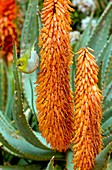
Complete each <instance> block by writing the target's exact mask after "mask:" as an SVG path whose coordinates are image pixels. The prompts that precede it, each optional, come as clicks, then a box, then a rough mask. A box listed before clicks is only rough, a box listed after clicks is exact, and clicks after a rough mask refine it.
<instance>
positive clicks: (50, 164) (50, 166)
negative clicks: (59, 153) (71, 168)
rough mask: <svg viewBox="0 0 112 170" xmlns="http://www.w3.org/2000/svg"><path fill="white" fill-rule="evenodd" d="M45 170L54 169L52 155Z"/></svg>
mask: <svg viewBox="0 0 112 170" xmlns="http://www.w3.org/2000/svg"><path fill="white" fill-rule="evenodd" d="M46 170H54V156H53V157H52V158H51V160H50V162H49V163H48V165H47V168H46Z"/></svg>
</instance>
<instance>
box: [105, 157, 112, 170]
mask: <svg viewBox="0 0 112 170" xmlns="http://www.w3.org/2000/svg"><path fill="white" fill-rule="evenodd" d="M104 170H112V159H110V160H109V162H108V164H107V168H106V169H104Z"/></svg>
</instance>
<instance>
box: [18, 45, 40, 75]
mask: <svg viewBox="0 0 112 170" xmlns="http://www.w3.org/2000/svg"><path fill="white" fill-rule="evenodd" d="M38 65H39V56H38V54H37V53H36V51H35V50H34V45H33V47H32V49H31V51H26V52H25V53H24V54H23V56H22V57H21V58H19V59H18V60H17V62H16V67H17V68H18V69H19V70H20V71H22V72H23V73H26V74H30V73H32V72H33V71H35V70H36V69H37V68H38Z"/></svg>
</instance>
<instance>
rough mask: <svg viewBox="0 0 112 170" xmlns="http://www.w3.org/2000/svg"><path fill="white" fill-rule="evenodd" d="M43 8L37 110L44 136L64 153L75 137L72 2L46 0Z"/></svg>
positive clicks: (54, 147)
mask: <svg viewBox="0 0 112 170" xmlns="http://www.w3.org/2000/svg"><path fill="white" fill-rule="evenodd" d="M43 6H44V7H43V10H42V22H43V28H42V29H41V34H40V37H39V46H40V47H41V51H40V55H41V64H40V74H39V76H38V80H37V82H36V83H37V87H36V92H37V99H36V107H37V110H38V121H39V128H40V131H41V132H42V135H43V136H44V137H45V138H46V140H47V142H48V143H50V144H51V146H52V148H53V149H55V150H58V151H60V152H61V151H66V150H67V148H68V147H69V144H70V140H71V139H72V137H73V98H72V93H71V90H70V84H69V81H70V77H69V72H70V69H69V67H70V63H71V59H72V53H71V46H70V38H69V31H70V29H71V28H70V22H71V20H70V13H69V12H68V9H70V8H69V0H45V1H44V4H43Z"/></svg>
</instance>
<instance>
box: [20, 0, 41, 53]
mask: <svg viewBox="0 0 112 170" xmlns="http://www.w3.org/2000/svg"><path fill="white" fill-rule="evenodd" d="M37 5H38V1H37V0H30V1H29V4H28V10H27V12H26V17H25V21H24V25H23V29H22V35H21V40H20V42H21V43H20V49H21V50H20V51H21V55H22V53H24V52H25V51H26V50H28V49H29V48H31V47H32V45H33V43H34V41H35V39H36V38H37V37H38V34H39V28H38V17H37V14H36V12H37ZM29 42H30V43H29Z"/></svg>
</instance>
